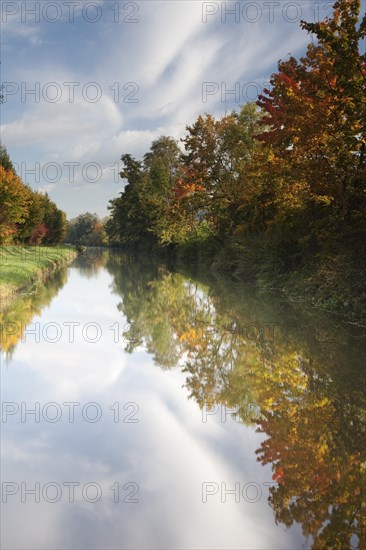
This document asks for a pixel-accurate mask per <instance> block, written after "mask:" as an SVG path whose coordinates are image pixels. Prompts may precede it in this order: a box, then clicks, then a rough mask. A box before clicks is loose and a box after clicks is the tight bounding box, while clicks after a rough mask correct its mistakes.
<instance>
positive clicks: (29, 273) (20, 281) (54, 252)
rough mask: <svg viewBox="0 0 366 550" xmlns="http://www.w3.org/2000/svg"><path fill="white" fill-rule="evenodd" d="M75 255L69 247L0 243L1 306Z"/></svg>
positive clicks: (6, 304)
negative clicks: (7, 244)
mask: <svg viewBox="0 0 366 550" xmlns="http://www.w3.org/2000/svg"><path fill="white" fill-rule="evenodd" d="M75 255H76V252H75V250H74V248H73V247H69V246H52V247H51V246H0V309H4V308H6V307H8V306H9V304H10V302H11V300H12V299H14V298H15V297H16V296H17V294H18V293H19V292H20V291H22V290H24V289H27V288H29V287H31V286H32V285H34V284H35V283H36V282H37V281H40V280H41V279H42V275H43V274H44V273H45V272H47V271H50V270H51V269H54V268H55V267H56V266H58V265H61V264H64V263H66V262H68V261H70V260H72V259H73V258H74V257H75Z"/></svg>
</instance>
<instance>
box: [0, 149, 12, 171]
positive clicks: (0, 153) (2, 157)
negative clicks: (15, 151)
mask: <svg viewBox="0 0 366 550" xmlns="http://www.w3.org/2000/svg"><path fill="white" fill-rule="evenodd" d="M0 166H2V167H3V168H4V170H7V171H9V170H10V171H12V172H14V174H15V169H14V166H13V163H12V162H11V160H10V157H9V154H8V151H7V150H6V147H4V146H3V145H1V143H0Z"/></svg>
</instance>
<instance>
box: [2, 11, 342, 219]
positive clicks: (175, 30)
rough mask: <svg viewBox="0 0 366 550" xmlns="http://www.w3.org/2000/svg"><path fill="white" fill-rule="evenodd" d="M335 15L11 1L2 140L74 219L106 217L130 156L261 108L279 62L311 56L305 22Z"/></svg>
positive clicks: (26, 176) (23, 171)
mask: <svg viewBox="0 0 366 550" xmlns="http://www.w3.org/2000/svg"><path fill="white" fill-rule="evenodd" d="M331 12H332V3H331V2H327V1H323V0H321V1H313V0H309V1H308V0H299V1H297V2H291V1H281V0H256V1H250V0H245V1H241V2H231V1H230V2H218V1H217V2H204V1H201V0H174V1H173V0H159V1H155V0H144V1H141V0H138V1H137V0H136V1H122V0H120V1H118V0H117V1H116V0H113V1H110V0H99V1H87V0H68V1H66V0H65V1H64V0H56V1H48V0H39V1H31V0H28V1H25V2H24V1H14V0H12V1H8V0H3V2H2V4H1V27H2V39H1V40H2V59H1V66H0V67H1V82H2V83H3V85H4V88H3V94H4V100H5V101H4V104H3V105H2V113H1V140H2V143H3V145H5V146H6V147H7V150H8V152H9V155H10V158H11V159H12V161H13V163H14V164H15V167H16V170H17V173H18V175H19V176H21V178H22V180H23V181H24V182H26V183H28V184H29V185H30V186H31V187H32V188H33V189H36V190H40V191H43V192H46V191H47V192H48V193H49V195H50V197H51V199H52V200H54V201H55V202H56V204H57V205H58V207H59V208H61V209H62V210H64V211H65V212H66V214H67V216H68V218H69V219H70V218H72V217H75V216H77V215H79V214H81V213H83V212H86V211H89V212H96V213H97V214H98V215H100V216H105V215H107V214H108V210H107V205H108V201H109V200H110V199H112V198H114V197H116V196H118V194H119V193H120V192H121V191H122V189H123V187H124V185H125V183H126V181H125V180H122V179H121V178H120V177H119V176H118V173H119V171H120V170H121V168H122V163H121V161H120V158H121V155H122V154H124V153H130V154H132V155H133V156H135V157H136V158H142V156H143V155H144V153H145V152H147V151H148V150H149V147H150V144H151V142H152V141H153V140H154V139H157V138H158V137H160V136H162V135H168V136H172V137H174V138H175V139H178V140H179V139H180V138H182V137H183V136H184V134H185V127H186V126H187V125H190V124H192V123H194V121H195V120H196V119H197V117H198V115H200V114H203V113H211V114H213V115H214V116H217V117H219V116H222V115H224V114H225V113H227V112H231V111H232V110H233V109H238V108H240V105H243V104H244V103H246V102H247V101H253V100H255V99H256V96H257V95H258V93H261V92H262V91H263V88H265V87H269V80H270V76H271V74H272V73H273V72H275V71H276V67H277V62H278V61H279V60H280V59H283V60H284V59H287V58H288V57H289V55H294V56H295V57H300V56H301V55H302V54H303V53H304V52H305V49H306V44H307V43H308V42H309V36H308V35H307V33H306V32H305V31H302V30H301V28H300V24H299V22H300V20H301V19H305V20H307V21H315V20H319V19H323V18H324V17H325V16H326V15H330V14H331Z"/></svg>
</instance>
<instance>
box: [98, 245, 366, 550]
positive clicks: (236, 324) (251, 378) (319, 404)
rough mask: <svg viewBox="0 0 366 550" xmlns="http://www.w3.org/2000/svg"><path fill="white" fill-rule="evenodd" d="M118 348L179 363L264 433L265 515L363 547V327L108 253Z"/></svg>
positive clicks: (319, 540) (203, 394)
mask: <svg viewBox="0 0 366 550" xmlns="http://www.w3.org/2000/svg"><path fill="white" fill-rule="evenodd" d="M106 267H107V269H108V270H109V272H110V273H111V274H112V275H113V278H114V285H113V292H114V293H116V294H118V295H120V296H121V298H122V301H121V303H120V305H119V309H120V311H121V313H122V314H123V315H125V316H126V318H127V321H128V323H129V326H130V329H129V330H128V331H126V333H125V338H126V340H127V341H128V342H127V344H126V350H127V351H128V352H130V353H132V352H133V351H134V350H135V349H136V348H137V347H138V346H141V345H144V346H145V348H146V349H147V350H148V352H149V353H151V354H152V355H153V358H154V361H155V362H156V364H158V365H159V366H161V367H162V368H165V369H167V368H172V367H174V366H179V367H180V368H181V369H182V370H183V371H184V372H185V373H187V381H186V386H187V388H188V390H189V393H190V397H191V398H193V399H195V400H196V401H197V403H198V404H199V406H200V407H201V408H203V407H211V406H213V405H214V404H224V405H226V406H228V407H230V409H235V410H236V411H237V413H238V415H239V416H240V419H241V421H242V422H245V423H255V424H256V426H257V431H258V432H260V433H263V434H264V435H265V437H266V439H265V440H264V441H263V442H262V444H261V447H260V448H259V449H258V450H257V455H258V457H257V460H259V461H260V462H261V463H262V464H270V465H271V467H272V471H273V480H274V481H276V482H277V483H276V485H274V486H273V487H271V489H270V497H269V502H270V505H271V506H272V508H273V510H274V514H275V519H276V522H278V523H283V524H285V525H286V526H290V525H292V523H293V522H298V523H299V524H301V526H302V530H303V533H304V535H305V536H306V537H308V536H310V537H311V538H312V541H313V548H332V549H333V548H342V549H343V548H351V547H366V538H365V504H364V501H365V498H364V497H365V491H364V490H365V441H366V433H365V374H364V365H365V364H366V361H365V359H366V349H365V348H366V346H365V338H364V334H362V333H359V332H358V333H355V331H354V330H353V331H351V330H349V329H348V328H347V327H346V326H344V325H343V326H342V325H341V324H340V323H339V322H336V321H334V320H333V319H331V318H328V317H326V316H324V315H319V314H314V313H313V312H311V313H309V312H305V313H304V312H303V311H301V310H300V311H296V310H295V309H294V308H293V307H290V306H289V305H285V304H283V303H281V302H280V301H279V300H276V299H275V298H274V297H273V296H270V297H263V296H262V297H261V298H260V299H258V298H257V297H256V296H255V293H253V289H249V288H248V287H245V286H243V285H240V284H238V283H233V282H231V281H228V280H227V279H225V280H224V279H214V278H212V277H210V276H209V275H208V274H207V273H206V274H200V273H198V274H196V275H194V276H192V275H190V274H182V273H178V272H174V271H170V270H168V269H167V268H166V266H164V265H159V264H158V263H154V262H151V261H149V262H148V263H146V264H144V263H141V262H140V261H139V262H133V261H131V260H129V261H127V259H126V258H123V257H120V256H118V255H111V256H110V258H109V260H108V262H107V265H106Z"/></svg>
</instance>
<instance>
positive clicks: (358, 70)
mask: <svg viewBox="0 0 366 550" xmlns="http://www.w3.org/2000/svg"><path fill="white" fill-rule="evenodd" d="M301 26H302V28H303V30H304V31H307V32H308V33H309V34H310V35H311V42H310V43H309V45H308V47H307V51H306V54H305V55H304V56H303V57H301V58H300V59H295V58H294V57H293V56H291V57H290V58H289V59H288V60H286V61H280V62H279V63H278V71H277V72H276V73H275V74H273V75H272V77H271V87H270V89H268V90H264V92H263V94H262V95H260V96H259V97H258V100H257V102H256V103H253V104H246V105H244V106H243V107H242V108H241V109H240V110H238V111H234V112H232V113H230V114H226V115H225V116H223V117H221V118H218V119H216V118H214V117H213V116H212V115H210V114H204V115H201V116H199V117H198V119H197V120H196V121H195V122H194V123H193V124H192V125H191V126H187V128H186V136H185V137H184V138H183V139H182V142H183V145H184V152H183V153H182V152H181V150H180V148H179V147H178V144H177V143H176V142H175V140H174V139H172V138H170V137H161V138H159V139H157V140H156V141H154V142H153V143H152V145H151V148H150V151H149V152H147V153H146V154H145V156H144V157H143V159H142V160H141V161H140V160H136V159H135V158H133V157H132V156H131V155H130V154H124V155H123V156H122V157H121V160H122V162H123V170H122V171H121V174H120V175H121V177H122V178H124V179H126V180H127V184H126V186H125V188H124V190H123V192H122V193H121V195H120V196H119V197H117V198H115V199H113V200H111V201H110V205H109V209H110V213H111V217H110V219H109V220H108V222H107V223H106V231H107V234H108V237H109V242H110V244H112V245H121V246H124V247H127V248H131V249H133V250H136V249H140V250H151V249H152V248H153V249H154V248H155V249H157V250H166V251H168V252H172V253H174V255H178V258H181V259H182V260H187V261H189V262H190V263H192V262H194V261H197V262H198V263H204V264H205V265H207V266H209V267H210V268H211V269H215V270H219V271H222V272H225V273H228V274H230V275H234V276H236V277H238V278H247V279H251V280H254V281H256V283H257V285H258V286H259V287H260V288H266V289H268V288H270V289H275V290H276V291H281V292H282V291H283V292H286V293H288V294H290V295H291V296H292V298H293V299H296V300H304V301H306V302H308V303H311V304H313V305H317V306H320V307H323V308H325V309H329V310H335V311H340V312H342V314H345V315H346V316H348V317H353V318H357V319H360V318H362V317H363V318H365V317H366V286H365V277H364V274H365V268H366V253H365V243H366V215H365V212H366V208H365V207H366V126H365V120H366V102H365V97H366V54H365V53H363V50H362V43H363V42H364V40H365V34H366V16H363V19H362V14H361V11H360V1H359V0H339V1H337V2H335V3H334V7H333V14H332V16H330V17H328V18H327V19H326V20H325V21H324V22H320V23H306V22H302V23H301Z"/></svg>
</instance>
